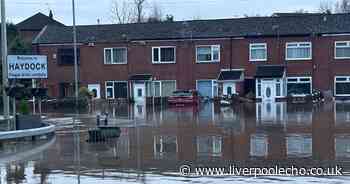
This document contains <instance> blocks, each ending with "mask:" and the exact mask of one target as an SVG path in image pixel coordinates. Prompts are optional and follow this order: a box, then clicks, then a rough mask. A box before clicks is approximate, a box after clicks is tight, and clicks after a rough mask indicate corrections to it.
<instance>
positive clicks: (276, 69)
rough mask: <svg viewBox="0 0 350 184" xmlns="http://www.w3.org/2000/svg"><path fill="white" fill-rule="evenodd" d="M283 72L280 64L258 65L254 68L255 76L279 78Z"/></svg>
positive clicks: (283, 69)
mask: <svg viewBox="0 0 350 184" xmlns="http://www.w3.org/2000/svg"><path fill="white" fill-rule="evenodd" d="M284 72H285V67H284V66H282V65H260V66H258V67H257V69H256V74H255V77H256V78H281V77H283V75H284Z"/></svg>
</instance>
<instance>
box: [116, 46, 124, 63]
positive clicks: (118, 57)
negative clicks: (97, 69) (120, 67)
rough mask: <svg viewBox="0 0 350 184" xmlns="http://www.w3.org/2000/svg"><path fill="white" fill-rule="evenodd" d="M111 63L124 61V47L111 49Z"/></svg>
mask: <svg viewBox="0 0 350 184" xmlns="http://www.w3.org/2000/svg"><path fill="white" fill-rule="evenodd" d="M113 63H126V49H125V48H116V49H113Z"/></svg>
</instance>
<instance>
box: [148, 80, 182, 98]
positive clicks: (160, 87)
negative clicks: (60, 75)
mask: <svg viewBox="0 0 350 184" xmlns="http://www.w3.org/2000/svg"><path fill="white" fill-rule="evenodd" d="M155 82H159V89H160V97H164V96H163V90H162V88H163V82H175V91H176V90H177V81H176V80H155V81H152V86H153V87H152V88H153V96H154V95H155V91H156V88H155V85H154V83H155Z"/></svg>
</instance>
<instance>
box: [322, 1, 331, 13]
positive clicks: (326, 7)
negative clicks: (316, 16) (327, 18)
mask: <svg viewBox="0 0 350 184" xmlns="http://www.w3.org/2000/svg"><path fill="white" fill-rule="evenodd" d="M318 11H319V12H320V13H326V14H331V13H332V12H333V3H332V2H331V1H329V0H327V1H321V2H320V6H319V7H318Z"/></svg>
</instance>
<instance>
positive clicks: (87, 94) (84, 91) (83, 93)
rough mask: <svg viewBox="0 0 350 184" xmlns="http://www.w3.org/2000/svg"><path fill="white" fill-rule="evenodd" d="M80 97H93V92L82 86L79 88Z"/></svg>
mask: <svg viewBox="0 0 350 184" xmlns="http://www.w3.org/2000/svg"><path fill="white" fill-rule="evenodd" d="M79 97H81V98H87V99H91V98H92V94H91V92H90V91H89V89H88V88H86V87H81V88H80V89H79Z"/></svg>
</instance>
